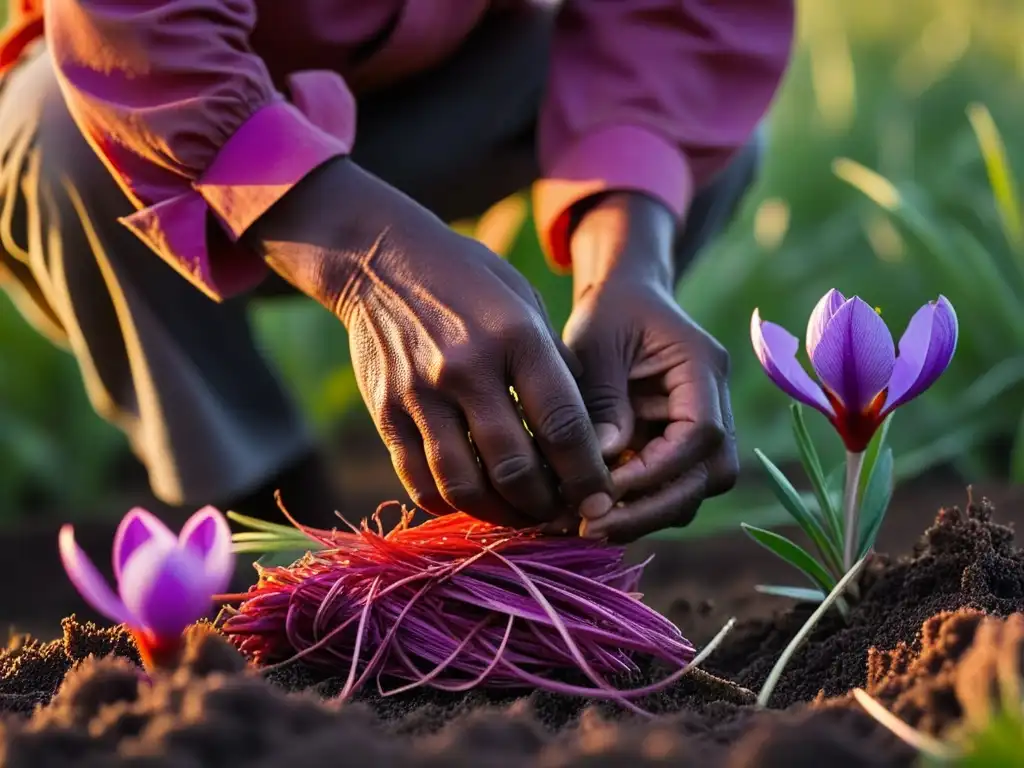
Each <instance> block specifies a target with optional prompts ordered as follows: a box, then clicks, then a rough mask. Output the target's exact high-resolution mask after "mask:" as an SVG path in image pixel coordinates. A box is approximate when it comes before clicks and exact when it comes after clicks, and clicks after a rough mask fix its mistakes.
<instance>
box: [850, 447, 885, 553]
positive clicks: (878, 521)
mask: <svg viewBox="0 0 1024 768" xmlns="http://www.w3.org/2000/svg"><path fill="white" fill-rule="evenodd" d="M892 473H893V458H892V448H886V449H885V450H883V451H882V453H881V454H880V455H879V457H878V460H877V461H876V462H875V465H874V467H873V468H872V470H871V476H870V477H869V478H868V481H867V485H866V487H865V488H864V497H863V498H862V499H861V502H860V531H859V538H858V546H859V547H860V549H859V553H860V556H861V557H863V556H864V555H866V554H867V553H868V551H869V550H870V549H871V548H872V547H873V546H874V545H875V539H877V538H878V532H879V530H881V528H882V521H883V520H884V519H885V512H886V510H887V509H888V508H889V502H890V501H892V491H893V476H892Z"/></svg>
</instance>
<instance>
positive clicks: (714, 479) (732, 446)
mask: <svg viewBox="0 0 1024 768" xmlns="http://www.w3.org/2000/svg"><path fill="white" fill-rule="evenodd" d="M718 402H719V403H720V404H721V409H722V426H723V427H724V430H725V437H724V438H723V440H722V444H721V446H719V448H718V451H717V452H716V453H715V455H714V458H713V459H712V460H711V461H709V462H708V487H707V498H711V497H712V496H721V495H722V494H723V493H727V492H729V491H731V490H732V489H733V487H734V486H735V485H736V480H737V479H739V474H740V456H739V452H738V451H737V449H736V424H735V422H734V421H733V416H732V402H731V400H730V398H729V387H728V386H727V384H726V383H725V382H724V381H723V382H721V383H720V384H719V386H718Z"/></svg>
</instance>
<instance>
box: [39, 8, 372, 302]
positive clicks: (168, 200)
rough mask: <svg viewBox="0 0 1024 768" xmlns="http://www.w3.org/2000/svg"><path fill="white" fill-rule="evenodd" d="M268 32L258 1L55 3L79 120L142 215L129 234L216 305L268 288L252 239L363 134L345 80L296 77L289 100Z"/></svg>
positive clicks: (50, 22)
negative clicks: (248, 240)
mask: <svg viewBox="0 0 1024 768" xmlns="http://www.w3.org/2000/svg"><path fill="white" fill-rule="evenodd" d="M254 23H255V10H254V7H253V2H252V0H131V1H130V2H126V1H125V0H46V36H47V41H48V44H49V47H50V50H51V52H52V55H53V58H54V62H55V66H56V67H57V71H58V77H59V80H60V84H61V89H62V91H63V93H64V97H65V100H66V101H67V103H68V107H69V109H70V111H71V113H72V115H73V116H74V119H75V121H76V123H77V124H78V126H79V128H80V129H81V130H82V132H83V134H84V135H85V137H86V138H87V139H88V140H89V142H90V144H91V145H92V146H93V148H94V149H95V150H96V151H97V153H98V154H99V156H100V158H101V159H102V160H103V162H104V163H105V165H106V166H107V168H108V169H109V171H110V172H111V173H112V174H113V175H114V177H115V179H117V181H118V182H119V184H120V185H121V188H122V189H123V190H124V192H125V193H126V194H127V195H128V197H129V198H130V199H131V200H132V202H133V203H134V204H135V207H136V208H137V209H138V211H137V212H136V213H135V214H133V215H131V216H128V217H126V218H125V219H123V220H122V222H123V223H124V224H125V226H127V227H128V228H129V229H130V230H132V232H134V233H135V234H136V235H137V236H138V237H139V238H140V239H142V240H143V241H144V242H145V243H146V244H147V245H149V246H150V247H151V248H152V249H153V250H154V251H155V252H156V253H157V254H158V255H159V256H160V257H161V258H163V259H164V260H166V261H167V262H168V263H169V264H171V265H172V266H173V267H174V268H175V269H176V270H178V271H179V272H180V273H181V274H182V275H184V276H185V277H186V278H187V279H188V280H189V281H191V282H192V283H193V284H194V285H195V286H196V287H197V288H199V289H200V290H202V291H204V292H205V293H206V294H208V295H209V296H211V297H212V298H215V299H221V298H225V297H227V296H230V295H233V294H236V293H239V292H242V291H245V290H247V289H248V288H251V287H252V286H253V285H255V284H256V283H258V282H259V281H260V280H261V279H262V277H263V276H264V274H265V270H266V267H265V266H264V264H263V262H262V261H261V260H260V258H259V257H258V256H257V255H255V254H253V253H251V252H249V251H247V250H246V249H244V248H243V247H242V245H241V244H240V243H239V242H238V241H239V238H240V237H241V236H242V234H243V233H244V232H245V230H246V229H247V228H248V227H249V226H250V225H251V224H252V223H253V222H254V221H256V220H257V219H258V218H259V217H260V216H261V215H262V214H263V213H264V212H265V211H266V210H267V209H268V208H270V206H272V205H273V204H274V203H275V202H276V201H277V200H278V199H280V198H281V197H282V196H283V195H285V194H286V193H287V192H288V190H289V189H291V188H292V186H294V185H295V184H296V183H297V182H299V181H300V180H301V179H302V178H303V177H304V176H305V175H306V174H308V173H309V172H310V171H312V170H313V169H315V168H316V167H317V166H319V165H321V164H322V163H324V162H325V161H327V160H329V159H330V158H332V157H336V156H338V155H343V154H347V153H348V152H349V150H350V148H351V145H352V141H353V139H354V133H355V104H354V100H353V98H352V95H351V93H350V92H349V90H348V88H347V87H346V85H345V83H344V82H343V81H342V80H341V78H340V77H339V76H338V75H336V74H334V73H329V72H304V73H300V74H299V75H296V76H293V78H292V79H291V81H290V82H289V87H290V90H291V93H292V102H291V103H288V102H286V101H285V100H284V98H283V97H282V95H281V94H280V93H278V92H277V90H276V89H275V88H274V87H273V85H272V83H271V80H270V76H269V74H268V73H267V70H266V67H265V66H264V64H263V62H262V61H261V60H260V58H259V57H257V56H256V55H255V54H254V53H253V52H252V50H251V49H250V47H249V35H250V33H251V31H252V28H253V25H254ZM211 215H212V216H211ZM211 218H212V220H214V221H216V222H218V223H219V225H220V227H219V229H220V230H222V232H223V235H222V234H220V232H218V231H217V228H216V227H215V228H212V229H210V228H208V226H207V224H208V222H209V221H210V220H211Z"/></svg>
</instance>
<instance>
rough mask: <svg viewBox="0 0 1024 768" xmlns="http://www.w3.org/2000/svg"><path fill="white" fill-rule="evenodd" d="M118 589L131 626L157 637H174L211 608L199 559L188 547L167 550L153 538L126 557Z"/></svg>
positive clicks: (164, 545) (172, 546)
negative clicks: (128, 613) (129, 617)
mask: <svg viewBox="0 0 1024 768" xmlns="http://www.w3.org/2000/svg"><path fill="white" fill-rule="evenodd" d="M120 587H121V599H122V600H123V601H124V605H125V607H126V608H127V609H128V611H129V612H130V614H131V617H132V622H133V626H135V627H136V628H138V629H146V630H149V631H150V632H151V633H152V634H153V635H155V636H156V637H158V638H173V637H175V636H177V635H178V634H180V633H181V631H182V630H184V629H185V628H186V627H187V626H189V625H190V624H192V623H194V622H195V621H197V620H199V619H201V618H202V617H203V616H205V615H206V612H207V611H208V610H209V609H210V606H211V605H212V601H211V597H212V592H211V590H210V589H209V588H208V579H207V577H206V574H205V572H204V569H203V561H202V560H201V559H200V558H199V556H198V555H197V554H196V553H195V552H194V551H193V550H192V549H191V548H188V547H179V546H177V545H175V544H172V545H171V546H169V547H168V546H167V545H166V544H165V543H164V542H162V541H157V540H155V539H152V540H150V541H149V542H147V543H146V544H143V545H142V546H141V547H139V548H138V549H136V550H135V552H134V553H133V554H132V556H131V557H129V558H128V561H127V562H126V563H125V565H124V571H123V572H122V578H121V584H120Z"/></svg>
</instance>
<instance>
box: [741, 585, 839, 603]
mask: <svg viewBox="0 0 1024 768" xmlns="http://www.w3.org/2000/svg"><path fill="white" fill-rule="evenodd" d="M754 591H755V592H760V593H761V594H762V595H774V596H776V597H787V598H789V599H790V600H799V601H800V602H804V603H820V602H821V601H822V600H824V599H825V593H824V592H822V591H821V590H820V589H807V588H806V587H783V586H780V585H777V584H757V585H756V586H755V587H754Z"/></svg>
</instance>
